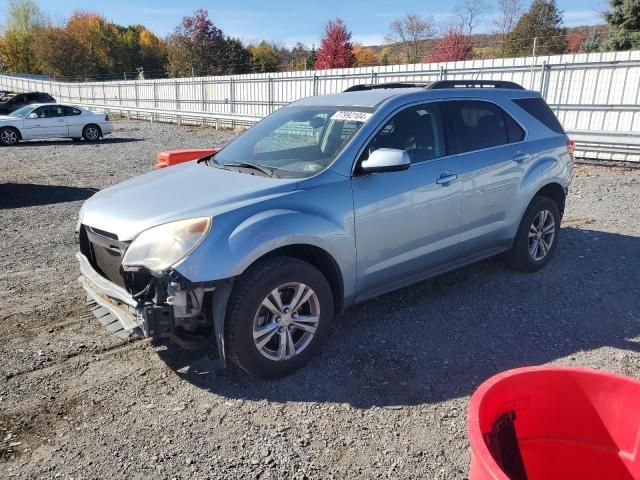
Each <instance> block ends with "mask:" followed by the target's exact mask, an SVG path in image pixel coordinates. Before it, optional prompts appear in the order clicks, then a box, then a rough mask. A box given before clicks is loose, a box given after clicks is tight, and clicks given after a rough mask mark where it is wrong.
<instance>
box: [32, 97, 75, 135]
mask: <svg viewBox="0 0 640 480" xmlns="http://www.w3.org/2000/svg"><path fill="white" fill-rule="evenodd" d="M31 114H35V115H36V118H25V119H24V133H23V136H24V137H25V138H60V137H67V136H68V135H69V131H68V129H67V121H66V119H65V116H64V107H62V106H61V105H44V106H42V107H38V108H36V109H35V110H34V111H33V112H32V113H31ZM31 114H30V115H28V116H27V117H29V116H31Z"/></svg>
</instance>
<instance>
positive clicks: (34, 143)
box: [11, 138, 142, 148]
mask: <svg viewBox="0 0 640 480" xmlns="http://www.w3.org/2000/svg"><path fill="white" fill-rule="evenodd" d="M141 141H142V139H140V138H103V139H101V140H100V141H98V142H85V141H84V140H77V141H76V140H71V139H69V138H61V139H59V140H28V141H26V142H20V143H17V144H15V145H13V146H12V147H11V148H20V147H50V146H52V145H74V146H78V147H91V146H94V147H95V146H97V145H103V144H105V145H106V144H109V145H111V144H118V143H131V142H141Z"/></svg>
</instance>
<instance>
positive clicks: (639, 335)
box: [160, 228, 640, 408]
mask: <svg viewBox="0 0 640 480" xmlns="http://www.w3.org/2000/svg"><path fill="white" fill-rule="evenodd" d="M561 235H562V237H561V243H560V245H559V249H558V251H557V255H556V257H555V259H554V260H553V261H552V262H551V263H550V264H549V265H548V266H547V267H546V268H545V269H543V270H542V271H540V272H537V273H534V274H523V273H514V272H512V271H510V270H508V269H507V268H506V267H504V266H503V265H502V263H501V262H500V261H499V260H489V261H484V262H481V263H479V264H476V265H472V266H469V267H466V268H463V269H461V270H458V271H455V272H451V273H448V274H445V275H442V276H439V277H436V278H434V279H431V280H429V281H426V282H423V283H420V284H418V285H415V286H412V287H409V288H405V289H402V290H400V291H398V292H394V293H390V294H388V295H385V296H383V297H380V298H377V299H375V300H372V301H369V302H367V303H364V304H361V305H358V306H355V307H353V308H350V309H349V310H348V311H347V312H345V314H344V315H342V316H341V317H340V318H338V319H337V321H336V323H335V326H334V328H333V332H332V335H331V336H330V338H329V341H328V342H327V344H326V345H325V347H324V349H323V351H322V354H321V355H320V356H319V357H317V358H315V359H314V360H312V362H311V363H310V365H309V366H307V367H306V368H305V369H303V370H301V371H299V372H298V373H295V374H293V375H291V376H290V377H288V378H285V379H281V380H276V381H264V380H260V379H256V378H253V377H250V376H248V375H247V374H244V373H242V372H240V371H238V369H230V370H228V371H226V372H225V373H223V374H221V375H220V374H215V373H213V363H212V362H210V361H207V360H206V359H205V358H201V356H200V357H198V355H194V354H189V353H187V352H184V351H180V350H179V349H177V348H175V347H173V348H169V349H168V350H166V351H163V352H160V355H161V357H162V358H163V360H164V361H166V363H167V364H168V365H169V366H170V367H171V368H173V369H174V370H176V371H178V373H179V374H180V375H181V376H183V378H184V379H185V380H186V381H189V382H191V383H193V384H194V385H196V386H198V387H200V388H202V389H206V390H209V391H211V392H214V393H216V394H219V395H222V396H225V397H231V398H245V399H253V400H255V399H266V400H269V401H276V402H288V401H302V402H335V403H348V404H350V405H352V406H355V407H359V408H368V407H372V406H382V407H384V406H387V407H390V406H400V405H413V404H421V403H436V402H441V401H444V400H448V399H452V398H458V397H462V396H466V395H469V394H471V393H472V392H473V391H474V390H475V388H476V387H477V386H478V385H479V384H480V383H481V382H482V381H483V380H485V379H486V378H487V377H489V376H491V375H493V374H495V373H497V372H500V371H503V370H507V369H510V368H515V367H520V366H524V365H536V364H543V363H549V362H554V361H556V360H557V359H560V358H561V359H562V361H561V362H559V363H562V364H565V365H577V364H578V362H574V360H577V359H576V358H575V357H574V354H576V353H578V352H582V351H584V352H588V351H590V350H594V349H598V348H600V347H615V348H617V349H620V350H627V351H629V352H640V318H639V317H640V262H639V261H638V258H639V257H640V237H631V236H625V235H618V234H612V233H605V232H600V231H591V230H580V229H574V228H564V229H562V233H561ZM603 355H604V356H614V355H617V356H618V357H617V358H618V361H619V364H620V370H621V371H623V372H624V371H625V362H629V361H630V359H629V356H628V355H625V354H621V353H615V352H602V351H600V352H597V353H586V354H584V355H581V356H580V359H579V360H580V362H581V364H582V365H586V366H590V365H591V366H597V365H598V358H600V359H602V356H603ZM598 356H600V357H598ZM185 366H190V369H189V370H188V371H187V372H186V373H184V370H180V369H184V367H185Z"/></svg>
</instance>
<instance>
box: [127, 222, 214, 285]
mask: <svg viewBox="0 0 640 480" xmlns="http://www.w3.org/2000/svg"><path fill="white" fill-rule="evenodd" d="M210 228H211V218H208V217H201V218H191V219H189V220H179V221H177V222H171V223H165V224H163V225H158V226H157V227H152V228H150V229H148V230H145V231H144V232H142V233H141V234H140V235H138V236H137V237H136V238H135V239H134V240H133V242H132V243H131V245H130V246H129V248H127V252H126V253H125V255H124V258H123V259H122V263H123V265H125V266H127V267H146V268H148V269H149V270H151V271H152V272H154V273H161V272H163V271H165V270H166V269H168V268H169V267H170V266H172V265H174V264H176V263H177V262H178V261H180V260H182V259H183V258H184V257H185V256H186V255H187V254H188V253H189V252H191V251H192V250H193V249H194V248H196V247H197V246H198V244H199V243H200V242H201V241H202V239H203V238H204V237H205V235H206V234H207V233H208V232H209V229H210Z"/></svg>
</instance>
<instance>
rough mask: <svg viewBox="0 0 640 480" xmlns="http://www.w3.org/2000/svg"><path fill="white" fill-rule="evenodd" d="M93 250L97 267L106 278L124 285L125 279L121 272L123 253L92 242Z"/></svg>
mask: <svg viewBox="0 0 640 480" xmlns="http://www.w3.org/2000/svg"><path fill="white" fill-rule="evenodd" d="M91 249H92V250H93V255H94V260H95V265H94V267H97V268H96V269H97V270H98V271H99V273H101V274H102V276H104V277H105V278H107V279H108V280H110V281H112V282H113V283H115V284H116V285H119V286H121V287H124V279H123V278H122V274H121V273H120V267H121V265H122V255H121V254H120V252H117V251H114V250H111V249H109V248H105V247H103V246H102V245H98V244H97V243H91Z"/></svg>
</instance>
